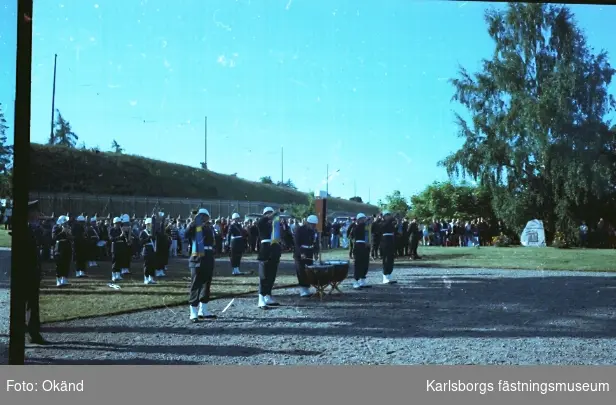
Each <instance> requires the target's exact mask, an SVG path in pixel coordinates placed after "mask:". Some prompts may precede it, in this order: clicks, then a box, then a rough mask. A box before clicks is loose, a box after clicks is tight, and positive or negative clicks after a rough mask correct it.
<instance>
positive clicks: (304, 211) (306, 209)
mask: <svg viewBox="0 0 616 405" xmlns="http://www.w3.org/2000/svg"><path fill="white" fill-rule="evenodd" d="M307 195H308V203H306V204H293V205H291V206H290V207H289V208H288V212H289V213H290V214H291V215H292V216H293V217H295V218H306V217H308V216H309V215H313V214H314V213H315V206H314V205H315V204H314V199H315V198H314V193H308V194H307Z"/></svg>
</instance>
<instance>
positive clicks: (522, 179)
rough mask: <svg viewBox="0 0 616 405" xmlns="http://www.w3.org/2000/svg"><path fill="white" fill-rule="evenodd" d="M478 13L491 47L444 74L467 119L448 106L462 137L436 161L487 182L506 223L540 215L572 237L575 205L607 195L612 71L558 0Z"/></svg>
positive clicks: (513, 224) (549, 227)
mask: <svg viewBox="0 0 616 405" xmlns="http://www.w3.org/2000/svg"><path fill="white" fill-rule="evenodd" d="M485 20H486V23H487V26H488V33H489V35H490V37H491V38H492V39H493V40H494V42H495V50H494V54H493V57H492V58H491V59H490V60H483V63H482V69H481V71H480V72H478V73H475V74H474V75H471V74H470V73H468V72H467V71H466V70H465V69H464V68H462V67H461V68H460V73H459V75H460V77H459V78H456V79H454V80H452V84H453V85H454V87H455V95H454V100H455V101H457V102H459V103H460V104H461V105H462V106H464V107H465V108H466V109H467V110H468V113H469V114H470V116H471V120H470V122H467V121H466V120H465V119H463V118H462V117H461V116H460V115H458V114H457V115H456V119H457V124H458V127H459V135H460V136H461V137H462V138H463V139H464V140H465V142H464V145H463V146H462V148H461V149H460V150H459V151H457V152H455V153H453V154H451V155H450V156H448V157H447V158H446V159H444V160H443V161H442V162H441V164H442V165H443V166H444V167H446V168H447V171H448V172H449V174H450V176H454V175H455V176H458V175H461V176H462V177H464V176H466V175H470V176H471V177H472V178H474V179H475V180H478V181H479V182H480V183H481V184H483V185H485V186H486V187H488V188H489V190H490V192H491V193H492V206H493V208H494V211H495V213H496V214H497V216H498V218H499V219H502V220H504V221H506V223H507V225H509V226H510V227H514V228H517V229H518V230H520V229H521V227H522V226H523V225H524V223H525V222H526V221H527V220H528V219H530V218H540V219H543V220H544V223H545V226H546V229H547V230H548V231H550V232H549V234H552V232H553V231H554V230H556V229H559V230H562V231H563V232H566V233H567V234H568V235H569V236H573V235H574V234H576V233H577V232H576V227H577V221H578V218H576V216H577V213H578V212H579V211H580V207H581V206H583V205H588V204H593V203H594V202H596V201H598V200H601V199H602V198H604V197H605V195H606V193H607V192H608V185H609V178H610V176H612V174H611V173H613V170H612V169H613V164H612V165H610V160H612V161H613V153H612V154H611V155H610V152H609V149H608V144H609V138H610V135H611V134H610V132H609V130H608V124H607V123H606V122H605V116H606V114H607V113H608V112H609V111H610V110H611V109H613V108H614V106H615V102H614V98H613V97H612V96H611V95H609V93H608V90H607V89H608V85H609V84H610V82H611V80H612V76H613V75H614V73H615V71H614V69H613V68H612V67H611V66H610V64H609V62H608V57H607V54H606V53H605V52H604V51H602V52H600V53H598V54H594V53H593V52H592V51H591V49H590V48H589V46H588V45H587V43H586V39H585V37H584V34H583V33H582V31H581V29H580V28H579V27H578V26H577V25H576V23H575V21H574V18H573V15H572V13H571V11H570V10H569V9H568V8H567V7H565V6H561V5H555V4H551V5H546V4H524V3H515V4H509V5H508V6H507V8H506V9H505V10H503V11H495V10H490V11H488V12H486V14H485ZM612 139H613V136H612Z"/></svg>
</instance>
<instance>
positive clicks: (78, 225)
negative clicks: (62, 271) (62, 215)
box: [71, 215, 89, 278]
mask: <svg viewBox="0 0 616 405" xmlns="http://www.w3.org/2000/svg"><path fill="white" fill-rule="evenodd" d="M85 225H86V218H85V217H84V216H83V215H79V216H78V217H77V218H76V220H75V223H74V224H73V228H72V229H71V232H72V234H73V246H74V249H75V254H74V255H73V258H74V260H75V276H76V277H77V278H82V277H86V271H85V270H86V266H87V263H88V253H89V252H88V248H89V240H88V235H87V233H86V226H85Z"/></svg>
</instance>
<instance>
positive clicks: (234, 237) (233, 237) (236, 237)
mask: <svg viewBox="0 0 616 405" xmlns="http://www.w3.org/2000/svg"><path fill="white" fill-rule="evenodd" d="M240 238H243V236H232V237H231V239H240Z"/></svg>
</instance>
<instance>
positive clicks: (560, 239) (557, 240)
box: [552, 232, 571, 249]
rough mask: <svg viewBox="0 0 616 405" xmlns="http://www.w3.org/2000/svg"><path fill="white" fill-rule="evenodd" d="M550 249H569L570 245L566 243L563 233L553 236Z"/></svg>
mask: <svg viewBox="0 0 616 405" xmlns="http://www.w3.org/2000/svg"><path fill="white" fill-rule="evenodd" d="M552 247H555V248H557V249H569V248H570V247H571V243H569V241H567V238H566V237H565V234H564V233H562V232H556V233H555V234H554V239H553V240H552Z"/></svg>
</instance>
